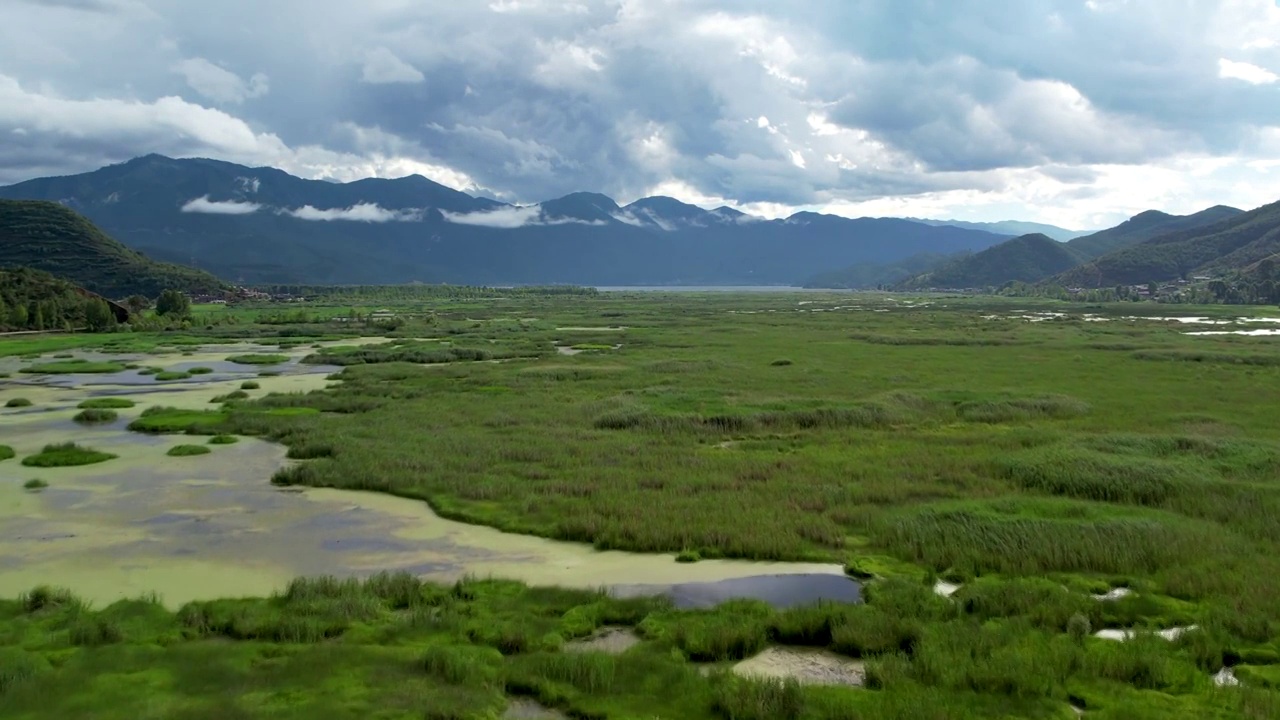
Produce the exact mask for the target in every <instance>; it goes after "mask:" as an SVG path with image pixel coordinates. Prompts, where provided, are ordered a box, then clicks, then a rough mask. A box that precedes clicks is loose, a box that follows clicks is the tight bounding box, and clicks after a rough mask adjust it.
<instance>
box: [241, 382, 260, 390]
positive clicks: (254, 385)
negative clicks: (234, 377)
mask: <svg viewBox="0 0 1280 720" xmlns="http://www.w3.org/2000/svg"><path fill="white" fill-rule="evenodd" d="M260 387H262V386H261V385H259V384H258V381H257V380H245V381H244V382H242V383H240V389H241V390H257V389H258V388H260Z"/></svg>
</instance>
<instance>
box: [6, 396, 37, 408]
mask: <svg viewBox="0 0 1280 720" xmlns="http://www.w3.org/2000/svg"><path fill="white" fill-rule="evenodd" d="M4 406H5V407H7V408H24V407H31V401H30V400H28V399H26V398H22V397H16V398H9V402H6V403H5V404H4Z"/></svg>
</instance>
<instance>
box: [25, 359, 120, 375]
mask: <svg viewBox="0 0 1280 720" xmlns="http://www.w3.org/2000/svg"><path fill="white" fill-rule="evenodd" d="M124 369H125V367H124V364H123V363H115V362H91V361H89V360H64V361H61V362H47V363H36V364H34V365H28V366H27V367H24V368H22V369H21V370H19V372H24V373H30V374H33V375H76V374H81V373H117V372H124Z"/></svg>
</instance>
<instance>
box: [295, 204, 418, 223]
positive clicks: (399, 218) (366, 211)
mask: <svg viewBox="0 0 1280 720" xmlns="http://www.w3.org/2000/svg"><path fill="white" fill-rule="evenodd" d="M281 212H282V213H284V214H285V215H290V216H292V217H295V218H298V219H299V220H315V221H321V222H331V221H334V220H348V221H352V222H368V223H385V222H413V221H417V220H421V219H422V214H423V212H424V211H423V210H388V209H386V208H384V207H380V206H379V205H377V204H375V203H360V204H358V205H352V206H351V207H349V208H329V209H325V210H321V209H319V208H315V207H312V206H310V205H303V206H302V207H300V208H297V209H294V210H282V211H281Z"/></svg>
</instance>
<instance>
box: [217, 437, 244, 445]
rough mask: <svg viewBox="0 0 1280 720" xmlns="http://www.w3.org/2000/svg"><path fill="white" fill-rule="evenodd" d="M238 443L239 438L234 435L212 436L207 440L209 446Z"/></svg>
mask: <svg viewBox="0 0 1280 720" xmlns="http://www.w3.org/2000/svg"><path fill="white" fill-rule="evenodd" d="M238 442H240V438H238V437H236V436H235V435H214V436H213V437H211V438H209V444H210V445H235V444H236V443H238Z"/></svg>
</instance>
